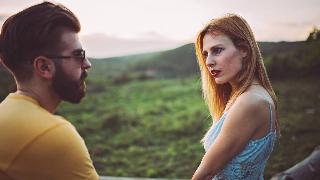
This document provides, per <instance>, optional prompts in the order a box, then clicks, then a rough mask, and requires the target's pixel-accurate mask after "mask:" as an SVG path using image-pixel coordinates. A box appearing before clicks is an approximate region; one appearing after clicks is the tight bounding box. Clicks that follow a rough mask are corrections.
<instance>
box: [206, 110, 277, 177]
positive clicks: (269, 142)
mask: <svg viewBox="0 0 320 180" xmlns="http://www.w3.org/2000/svg"><path fill="white" fill-rule="evenodd" d="M269 111H270V123H269V124H270V127H269V132H268V134H267V135H266V136H264V137H262V138H260V139H256V140H250V141H249V142H248V144H247V145H246V146H245V148H244V149H243V150H242V151H241V152H240V153H239V154H238V155H236V156H235V157H234V158H233V159H232V160H231V161H229V162H228V164H226V165H225V167H224V168H223V169H222V170H221V171H220V172H219V173H217V175H216V176H215V177H214V178H213V179H214V180H217V179H225V180H229V179H230V180H235V179H246V180H263V172H264V168H265V166H266V162H267V160H268V158H269V156H270V154H271V152H272V150H273V146H274V143H275V141H276V139H277V134H276V132H275V130H274V129H273V127H272V124H273V123H272V109H271V105H270V104H269ZM226 115H227V112H226V113H224V114H223V115H222V117H221V118H220V120H219V121H217V122H216V123H215V124H214V125H213V126H212V128H211V129H210V130H209V131H208V133H207V135H206V137H205V139H204V149H205V151H208V149H209V148H210V146H211V145H212V144H213V142H214V141H215V139H216V137H217V136H218V134H219V132H220V130H221V127H222V125H223V122H224V120H225V117H226Z"/></svg>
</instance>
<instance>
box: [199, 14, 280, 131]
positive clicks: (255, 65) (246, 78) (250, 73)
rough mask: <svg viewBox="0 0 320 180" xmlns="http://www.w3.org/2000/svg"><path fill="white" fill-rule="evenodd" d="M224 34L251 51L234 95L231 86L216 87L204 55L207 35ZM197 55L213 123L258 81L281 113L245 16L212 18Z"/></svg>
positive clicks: (239, 74)
mask: <svg viewBox="0 0 320 180" xmlns="http://www.w3.org/2000/svg"><path fill="white" fill-rule="evenodd" d="M217 32H218V33H222V34H224V35H227V36H228V37H229V38H230V39H231V40H232V42H233V44H234V45H235V46H236V47H237V48H238V49H239V48H245V50H247V56H246V59H245V60H244V61H243V66H242V70H241V71H240V72H239V73H238V75H237V78H238V83H239V84H238V87H239V88H238V89H237V90H236V91H235V92H234V93H233V94H231V90H232V89H231V85H230V84H229V83H226V84H216V82H215V80H214V79H213V77H212V76H211V74H210V72H209V71H208V68H207V66H206V62H205V59H204V57H203V55H202V48H203V47H202V44H203V42H202V41H203V37H204V35H205V34H207V33H217ZM195 49H196V55H197V59H198V64H199V67H200V71H201V79H202V93H203V97H204V99H205V102H206V103H207V105H208V108H209V111H210V114H211V116H212V117H213V121H215V120H218V119H219V118H220V117H221V116H222V114H223V112H224V111H225V110H227V109H228V108H230V106H231V105H232V104H233V103H234V101H235V100H236V98H237V97H238V96H239V95H241V94H242V93H244V92H245V91H246V90H247V89H248V87H249V86H250V85H251V83H252V81H253V79H254V78H257V79H258V81H259V83H260V84H261V85H262V86H263V87H264V88H265V89H266V90H267V92H268V93H269V95H270V96H271V98H272V100H273V102H274V104H275V109H276V114H277V97H276V95H275V93H274V91H273V88H272V86H271V83H270V80H269V78H268V75H267V72H266V69H265V66H264V63H263V58H262V56H261V53H260V50H259V47H258V44H257V42H256V40H255V38H254V35H253V33H252V30H251V28H250V26H249V24H248V23H247V22H246V20H244V19H243V18H242V17H240V16H238V15H235V14H227V15H225V16H223V17H221V18H217V19H212V20H211V21H210V22H209V23H208V24H207V25H206V26H205V27H204V28H202V29H201V31H200V32H199V33H198V35H197V39H196V43H195ZM277 119H278V118H276V123H275V124H276V130H277V132H278V133H279V123H278V120H277Z"/></svg>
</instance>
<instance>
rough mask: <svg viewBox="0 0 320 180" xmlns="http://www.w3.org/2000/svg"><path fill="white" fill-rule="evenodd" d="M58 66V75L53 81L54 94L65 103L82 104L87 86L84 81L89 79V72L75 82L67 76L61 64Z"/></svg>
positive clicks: (57, 64)
mask: <svg viewBox="0 0 320 180" xmlns="http://www.w3.org/2000/svg"><path fill="white" fill-rule="evenodd" d="M55 64H56V73H55V75H54V78H53V81H52V88H53V90H54V92H55V93H56V94H57V95H58V96H59V98H60V99H61V100H63V101H67V102H70V103H80V101H81V99H82V98H83V97H84V96H85V93H86V92H85V91H86V85H85V82H84V79H85V78H86V77H87V72H86V71H83V73H82V74H81V76H80V78H79V79H78V80H74V79H72V78H71V77H70V75H67V74H66V73H65V72H64V70H63V69H62V67H61V66H60V64H59V63H55Z"/></svg>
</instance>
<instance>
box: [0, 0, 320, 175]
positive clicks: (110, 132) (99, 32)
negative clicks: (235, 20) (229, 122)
mask: <svg viewBox="0 0 320 180" xmlns="http://www.w3.org/2000/svg"><path fill="white" fill-rule="evenodd" d="M39 2H42V1H40V0H0V26H2V24H3V22H4V21H5V20H6V18H8V17H9V16H10V15H12V14H14V13H16V12H18V11H20V10H22V9H24V8H26V7H28V6H30V5H33V4H36V3H39ZM54 2H58V3H62V4H63V5H65V6H67V7H68V8H69V9H71V10H72V11H73V12H74V13H75V14H76V15H77V16H78V17H79V19H80V22H81V24H82V30H81V33H80V38H81V41H82V43H83V46H84V48H85V49H86V52H87V54H88V55H89V57H90V60H91V62H92V64H93V67H92V69H91V71H90V73H89V77H88V81H87V85H88V86H87V87H88V93H87V96H86V98H85V99H84V100H83V101H82V102H81V104H79V105H72V104H68V103H63V104H62V105H61V106H60V108H59V110H58V112H57V114H60V115H63V116H65V117H66V118H67V119H68V120H69V121H71V122H72V123H73V124H74V125H75V126H76V128H77V129H78V131H79V133H80V134H81V136H82V137H83V138H84V139H85V141H86V144H87V146H88V149H89V151H90V154H91V156H92V159H93V161H94V165H95V167H96V169H97V171H98V173H99V175H107V176H131V177H158V178H187V179H188V178H190V177H191V176H192V174H193V172H194V171H195V169H196V167H197V166H198V164H199V163H200V160H201V158H202V156H203V154H204V150H203V147H202V144H201V143H200V139H201V138H202V136H203V135H204V133H205V132H206V130H207V129H208V128H209V126H210V125H211V123H212V120H211V117H210V115H209V112H208V110H207V107H206V106H205V104H204V102H203V100H202V95H201V89H200V84H201V81H200V74H199V70H198V65H197V61H196V57H195V53H194V44H193V42H194V39H195V36H196V33H197V31H198V30H200V28H201V27H203V26H204V25H205V24H206V23H207V22H208V21H209V20H210V19H212V18H214V17H218V16H221V15H224V14H226V13H237V14H239V15H241V16H243V17H244V18H245V19H246V20H247V21H248V23H249V24H250V25H251V27H252V30H253V32H254V34H255V36H256V39H257V41H258V42H259V46H260V49H261V51H262V54H263V57H264V61H265V65H266V68H267V71H268V74H269V76H270V78H271V82H272V84H273V87H274V89H275V91H276V94H277V95H278V98H279V120H280V123H281V131H282V136H281V138H280V141H279V143H277V145H276V147H275V151H274V152H273V154H272V156H271V157H270V160H269V161H268V165H267V168H266V172H265V177H266V178H270V177H271V175H274V174H276V173H278V172H280V171H283V170H285V169H288V168H289V167H291V166H293V165H294V164H296V163H298V162H299V161H301V160H303V159H304V158H305V157H307V156H308V155H309V154H310V153H311V152H312V150H313V149H314V148H315V146H317V145H319V144H320V138H319V137H320V121H319V119H318V117H319V116H320V83H319V77H320V71H319V69H320V31H319V28H320V1H318V0H307V1H298V0H282V1H276V0H269V1H254V0H238V1H232V2H231V1H227V0H221V1H218V0H153V1H150V0H108V1H102V0H100V1H99V0H91V1H71V0H59V1H54ZM0 87H1V88H0V100H3V99H4V98H5V97H6V95H7V94H8V93H9V92H10V90H12V89H14V82H13V79H12V77H11V76H10V74H9V73H8V72H7V71H6V70H5V69H4V67H3V66H0Z"/></svg>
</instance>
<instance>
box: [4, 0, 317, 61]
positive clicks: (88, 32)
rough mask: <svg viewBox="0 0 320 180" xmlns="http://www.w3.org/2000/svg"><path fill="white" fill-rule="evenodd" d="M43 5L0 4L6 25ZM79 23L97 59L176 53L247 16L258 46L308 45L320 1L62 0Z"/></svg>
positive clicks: (31, 0)
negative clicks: (225, 18)
mask: <svg viewBox="0 0 320 180" xmlns="http://www.w3.org/2000/svg"><path fill="white" fill-rule="evenodd" d="M39 2H42V0H0V26H2V23H3V22H4V20H5V19H6V18H7V17H8V16H10V15H12V14H14V13H16V12H18V11H20V10H22V9H24V8H26V7H28V6H30V5H33V4H35V3H39ZM55 2H58V3H61V4H63V5H65V6H66V7H68V8H69V9H70V10H71V11H73V12H74V13H75V14H76V15H77V16H78V18H79V20H80V22H81V25H82V30H81V33H80V38H81V41H82V44H83V46H84V48H85V49H86V50H87V54H88V55H89V56H91V57H111V56H121V55H128V54H136V53H143V52H151V51H159V50H165V49H171V48H175V47H177V46H180V45H183V44H186V43H191V42H193V41H194V39H195V36H196V33H197V32H198V31H199V29H200V28H202V27H203V25H204V24H205V23H207V21H209V20H210V19H212V18H214V17H219V16H221V15H224V14H226V13H236V14H239V15H241V16H243V17H244V18H245V19H246V20H247V21H248V23H249V24H250V25H251V28H252V29H253V32H254V34H255V36H256V39H257V40H258V41H299V40H305V39H306V38H307V36H308V34H309V32H310V31H311V30H312V29H313V27H314V26H317V27H320V0H304V1H302V0H86V1H84V0H81V1H80V0H56V1H55Z"/></svg>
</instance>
